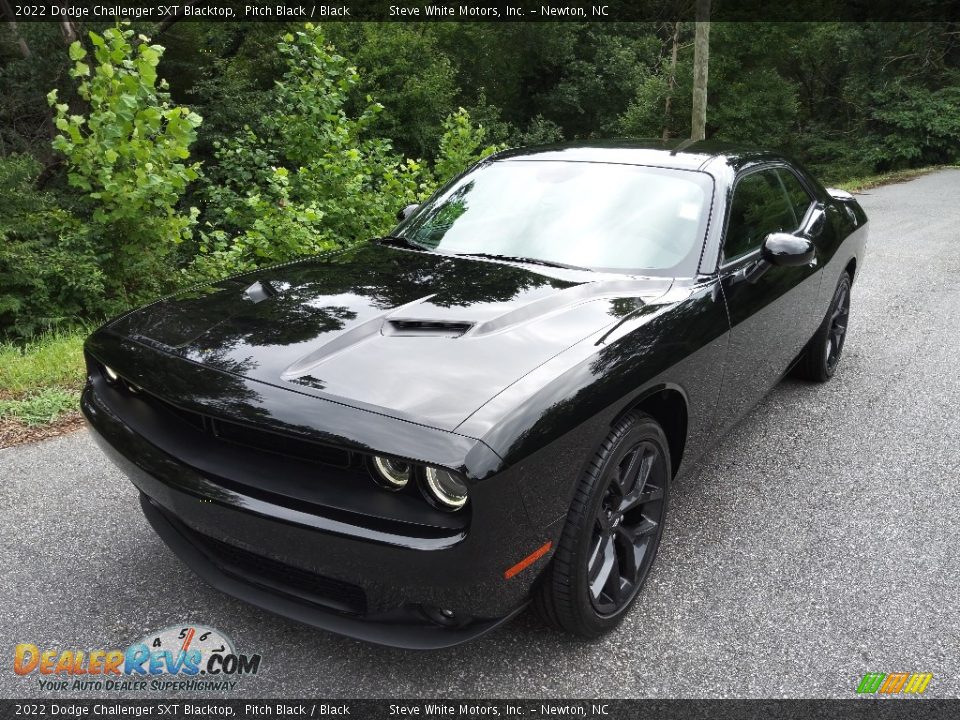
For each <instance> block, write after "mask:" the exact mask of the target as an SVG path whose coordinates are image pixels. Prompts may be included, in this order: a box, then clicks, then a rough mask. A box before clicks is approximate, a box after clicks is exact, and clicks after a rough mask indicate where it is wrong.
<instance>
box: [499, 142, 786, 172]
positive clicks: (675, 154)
mask: <svg viewBox="0 0 960 720" xmlns="http://www.w3.org/2000/svg"><path fill="white" fill-rule="evenodd" d="M716 158H720V159H721V161H722V162H725V163H726V164H728V165H731V166H733V167H742V166H743V165H746V164H748V163H755V162H758V161H769V160H783V159H785V158H783V156H781V155H779V154H778V153H775V152H772V151H768V150H760V149H757V148H750V147H746V146H743V145H735V144H732V143H724V142H717V141H714V140H700V141H691V140H677V139H672V140H666V141H663V140H630V139H619V140H590V141H582V142H569V143H559V144H555V145H538V146H534V147H520V148H511V149H509V150H504V151H502V152H499V153H497V154H496V155H493V156H492V157H491V158H490V160H493V161H500V160H554V161H556V160H566V161H569V162H596V163H621V164H626V165H653V166H656V167H665V168H677V169H682V170H700V169H702V168H703V167H704V166H705V165H706V164H707V163H709V162H710V161H711V160H714V159H716Z"/></svg>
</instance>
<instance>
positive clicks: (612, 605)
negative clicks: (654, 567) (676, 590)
mask: <svg viewBox="0 0 960 720" xmlns="http://www.w3.org/2000/svg"><path fill="white" fill-rule="evenodd" d="M662 459H663V458H662V457H661V456H660V453H659V451H658V450H657V447H656V445H654V444H653V443H651V442H648V441H643V442H640V443H638V444H637V445H635V446H633V447H631V448H630V449H628V450H627V452H625V453H624V454H623V456H622V458H621V460H620V461H619V462H618V463H617V464H616V465H613V466H611V469H610V470H609V471H608V480H607V482H608V484H607V489H606V491H605V493H604V496H603V501H602V502H601V503H600V507H599V508H597V514H596V517H595V519H594V531H593V536H592V537H591V540H590V547H591V550H590V555H589V557H588V559H587V577H588V578H589V579H590V602H591V603H592V604H593V607H594V609H595V610H596V611H597V613H598V614H600V615H603V616H608V615H615V614H616V613H617V612H619V611H620V610H621V609H622V608H623V607H624V606H625V605H627V604H629V603H630V602H631V601H632V600H633V598H634V596H635V595H636V594H637V591H638V590H639V589H640V585H641V584H642V583H643V579H644V577H645V576H646V571H647V570H648V569H649V567H650V562H648V560H649V559H650V555H651V554H652V552H651V551H652V550H654V549H655V547H656V542H657V541H658V539H659V535H660V528H661V525H662V523H663V508H664V492H665V491H664V487H665V479H666V478H665V473H664V472H663V470H664V464H663V462H662ZM658 460H659V461H660V462H658Z"/></svg>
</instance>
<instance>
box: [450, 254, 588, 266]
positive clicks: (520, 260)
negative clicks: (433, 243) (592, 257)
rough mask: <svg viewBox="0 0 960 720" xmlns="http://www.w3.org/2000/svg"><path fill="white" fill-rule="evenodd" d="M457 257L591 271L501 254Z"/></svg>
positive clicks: (536, 259) (462, 255)
mask: <svg viewBox="0 0 960 720" xmlns="http://www.w3.org/2000/svg"><path fill="white" fill-rule="evenodd" d="M456 255H457V257H473V258H485V259H487V260H506V261H508V262H518V263H526V264H527V265H544V266H545V267H555V268H563V269H564V270H589V269H590V268H585V267H581V266H579V265H567V264H566V263H559V262H554V261H553V260H541V259H540V258H532V257H524V256H522V255H500V254H499V253H456Z"/></svg>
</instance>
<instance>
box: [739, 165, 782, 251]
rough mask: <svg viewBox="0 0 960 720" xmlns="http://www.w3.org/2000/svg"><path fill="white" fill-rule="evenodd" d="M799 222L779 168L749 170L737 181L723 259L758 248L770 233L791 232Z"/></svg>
mask: <svg viewBox="0 0 960 720" xmlns="http://www.w3.org/2000/svg"><path fill="white" fill-rule="evenodd" d="M796 224H797V222H796V220H795V219H794V216H793V209H792V208H791V207H790V203H789V202H788V200H787V196H786V194H785V193H784V190H783V185H781V184H780V179H779V178H778V177H777V171H776V170H773V169H770V170H760V171H759V172H755V173H750V174H749V175H747V176H745V177H744V178H742V179H741V180H740V182H738V183H737V186H736V188H734V191H733V200H732V201H731V203H730V220H729V222H728V223H727V236H726V239H725V240H724V242H723V258H724V261H730V260H734V259H736V258H738V257H740V256H741V255H746V254H747V253H749V252H752V251H753V250H756V249H757V248H758V247H760V244H761V243H762V242H763V239H764V238H765V237H766V236H767V235H769V234H770V233H773V232H780V231H785V232H790V231H791V230H793V229H794V228H795V227H796Z"/></svg>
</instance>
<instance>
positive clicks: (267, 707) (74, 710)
mask: <svg viewBox="0 0 960 720" xmlns="http://www.w3.org/2000/svg"><path fill="white" fill-rule="evenodd" d="M144 717H149V718H155V717H156V718H160V717H162V718H170V719H171V720H173V719H174V718H177V719H179V718H195V719H200V718H242V719H246V718H306V717H310V718H450V719H452V720H468V719H476V718H520V717H523V718H538V719H539V718H546V719H547V720H554V719H556V718H571V717H572V718H596V719H606V718H609V719H611V720H619V719H621V718H623V719H624V720H626V719H628V718H629V719H630V720H633V719H634V718H639V717H644V718H651V719H657V720H673V719H676V720H686V719H687V718H698V719H699V718H703V719H707V718H710V719H711V720H712V719H713V718H717V719H718V720H726V719H727V718H729V719H730V720H752V719H753V718H756V719H757V720H761V719H762V720H767V718H796V719H797V720H801V719H802V720H813V719H816V718H863V720H873V719H874V718H898V719H900V718H906V719H912V718H917V720H920V719H921V718H922V719H923V720H927V719H929V718H935V719H937V718H951V720H952V719H953V718H957V717H960V699H958V700H913V699H911V700H895V699H889V700H876V699H869V700H868V699H858V700H436V701H427V702H424V701H416V700H190V701H184V700H173V701H167V700H61V701H55V702H50V701H47V700H24V701H19V700H0V718H144Z"/></svg>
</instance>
